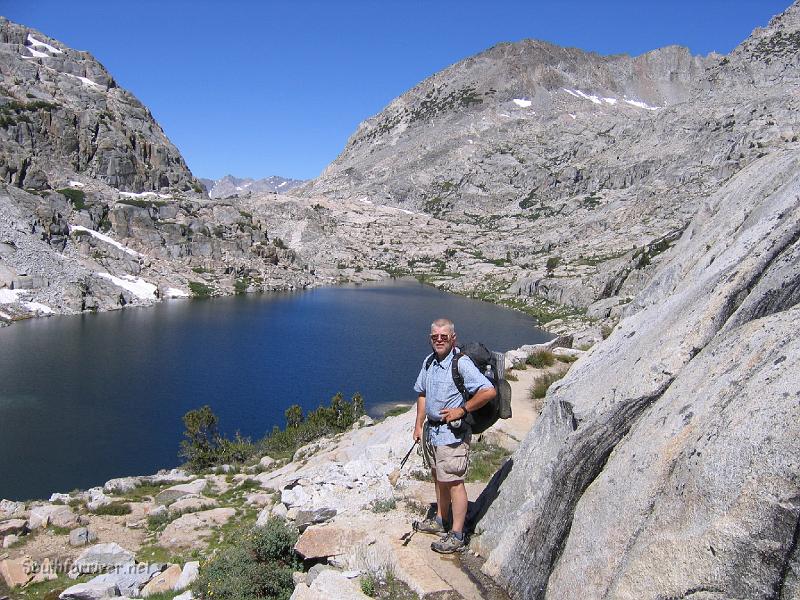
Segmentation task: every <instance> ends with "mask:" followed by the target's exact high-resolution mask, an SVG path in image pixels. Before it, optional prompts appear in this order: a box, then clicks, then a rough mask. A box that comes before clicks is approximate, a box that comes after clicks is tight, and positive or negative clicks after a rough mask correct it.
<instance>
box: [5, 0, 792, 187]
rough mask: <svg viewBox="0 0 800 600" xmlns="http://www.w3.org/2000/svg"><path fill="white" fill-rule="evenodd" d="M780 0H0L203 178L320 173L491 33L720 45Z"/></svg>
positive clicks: (698, 50)
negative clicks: (103, 84)
mask: <svg viewBox="0 0 800 600" xmlns="http://www.w3.org/2000/svg"><path fill="white" fill-rule="evenodd" d="M790 4H791V0H691V1H689V0H659V1H654V0H626V1H621V0H603V1H597V0H529V1H527V2H525V1H522V0H493V1H491V2H489V1H483V2H479V1H477V0H427V1H422V0H403V1H396V0H371V1H367V0H351V1H348V0H340V1H335V0H327V1H320V0H314V1H301V0H295V1H288V0H286V1H281V2H275V1H266V0H265V1H261V2H258V1H255V0H253V1H245V0H228V1H227V2H220V1H210V0H158V1H154V0H134V1H132V2H121V1H119V0H72V1H64V0H0V14H2V15H3V16H5V17H8V18H9V19H11V20H12V21H16V22H18V23H22V24H24V25H28V26H30V27H33V28H35V29H38V30H40V31H42V32H43V33H45V34H47V35H49V36H50V37H53V38H56V39H58V40H60V41H62V42H64V43H65V44H67V45H69V46H71V47H73V48H77V49H80V50H87V51H89V52H91V53H92V54H93V55H94V56H95V57H96V58H97V59H98V60H99V61H100V62H101V63H103V65H104V66H105V67H106V68H107V69H108V70H109V71H110V72H111V74H112V76H113V77H114V78H115V79H116V80H117V82H118V83H119V84H120V85H122V86H123V87H125V88H127V89H129V90H130V91H132V92H133V93H134V94H136V96H137V97H138V98H139V99H140V100H141V101H142V102H144V103H145V104H146V105H147V106H148V107H149V108H150V110H151V111H152V112H153V115H155V117H156V119H157V120H158V121H159V123H160V124H161V126H162V127H163V128H164V130H165V131H166V133H167V135H168V136H169V138H170V139H171V140H172V142H173V143H174V144H175V145H176V146H177V147H178V148H179V149H180V151H181V152H182V154H183V156H184V158H185V159H186V161H187V163H188V164H189V167H190V168H191V169H192V172H193V173H194V174H195V175H196V176H198V177H210V178H212V179H217V178H219V177H222V176H223V175H225V174H228V173H231V174H234V175H238V176H244V177H256V178H258V177H266V176H269V175H282V176H285V177H294V178H301V179H307V178H312V177H315V176H317V175H318V174H319V173H320V172H321V171H322V169H324V168H325V166H326V165H327V164H328V163H329V162H331V161H332V160H333V159H334V158H336V156H337V155H338V154H339V152H341V150H342V148H343V147H344V145H345V142H346V141H347V138H348V137H349V136H350V134H351V133H352V132H353V131H354V130H355V128H356V126H357V125H358V123H359V122H361V121H363V120H364V119H366V118H367V117H369V116H371V115H374V114H376V113H378V112H380V110H381V109H382V108H383V107H385V106H386V105H387V104H388V103H389V102H390V101H391V100H392V99H393V98H395V97H397V96H399V95H400V94H402V93H403V92H404V91H406V90H408V89H409V88H411V87H413V86H414V85H416V84H417V83H419V82H420V81H421V80H423V79H424V78H425V77H428V76H429V75H432V74H433V73H435V72H437V71H439V70H441V69H443V68H444V67H447V66H448V65H450V64H453V63H454V62H457V61H459V60H461V59H463V58H466V57H468V56H471V55H473V54H476V53H478V52H480V51H481V50H484V49H486V48H489V47H490V46H493V45H494V44H496V43H499V42H507V41H518V40H521V39H524V38H538V39H544V40H547V41H550V42H553V43H556V44H559V45H562V46H575V47H578V48H583V49H584V50H591V51H594V52H599V53H601V54H617V53H628V54H632V55H636V54H641V53H642V52H646V51H648V50H652V49H654V48H659V47H661V46H666V45H670V44H680V45H684V46H687V47H689V48H690V49H691V50H692V52H693V53H695V54H707V53H709V52H711V51H717V52H720V53H727V52H729V51H730V50H732V49H733V48H734V47H735V46H736V45H737V44H738V43H739V42H741V41H742V40H743V39H744V38H746V37H747V36H748V35H749V34H750V32H751V31H752V30H753V29H754V28H755V27H758V26H764V25H766V24H767V23H768V21H769V19H770V17H772V16H773V15H775V14H778V13H780V12H782V11H783V10H785V9H786V8H787V7H788V6H789V5H790Z"/></svg>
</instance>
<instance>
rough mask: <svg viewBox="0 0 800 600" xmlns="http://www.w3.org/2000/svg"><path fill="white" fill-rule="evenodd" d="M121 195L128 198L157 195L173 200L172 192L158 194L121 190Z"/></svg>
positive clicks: (163, 198)
mask: <svg viewBox="0 0 800 600" xmlns="http://www.w3.org/2000/svg"><path fill="white" fill-rule="evenodd" d="M119 195H120V196H125V197H126V198H148V197H150V196H157V197H159V198H161V199H162V200H171V199H172V194H156V193H155V192H139V193H136V192H120V193H119Z"/></svg>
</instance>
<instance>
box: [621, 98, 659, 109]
mask: <svg viewBox="0 0 800 600" xmlns="http://www.w3.org/2000/svg"><path fill="white" fill-rule="evenodd" d="M623 102H625V104H630V105H631V106H635V107H636V108H643V109H645V110H658V109H659V108H661V107H660V106H650V105H648V104H645V103H644V102H642V101H641V100H630V99H629V98H625V99H624V100H623Z"/></svg>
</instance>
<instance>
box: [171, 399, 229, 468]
mask: <svg viewBox="0 0 800 600" xmlns="http://www.w3.org/2000/svg"><path fill="white" fill-rule="evenodd" d="M183 424H184V426H185V427H186V430H185V431H184V432H183V435H184V437H185V438H186V439H184V440H183V441H181V451H180V456H181V457H183V458H185V459H186V460H187V461H188V463H189V467H190V468H191V469H192V470H195V471H198V470H202V469H206V468H208V467H210V466H212V465H213V464H214V463H215V461H216V457H217V451H218V449H219V444H220V434H219V429H218V428H217V425H218V424H219V419H218V418H217V415H215V414H214V412H213V411H212V410H211V407H210V406H208V405H205V406H202V407H201V408H198V409H195V410H190V411H189V412H187V413H186V414H185V415H183Z"/></svg>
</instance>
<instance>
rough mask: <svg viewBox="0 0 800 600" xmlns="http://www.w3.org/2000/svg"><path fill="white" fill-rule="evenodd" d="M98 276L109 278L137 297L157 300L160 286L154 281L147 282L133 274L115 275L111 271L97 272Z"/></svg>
mask: <svg viewBox="0 0 800 600" xmlns="http://www.w3.org/2000/svg"><path fill="white" fill-rule="evenodd" d="M97 275H98V277H102V278H103V279H108V280H109V281H110V282H111V283H113V284H114V285H116V286H118V287H121V288H122V289H125V290H128V291H129V292H130V293H132V294H133V295H134V296H136V297H137V298H140V299H142V300H155V299H156V291H157V290H158V288H157V287H156V286H154V285H153V284H152V283H147V282H146V281H145V280H144V279H142V278H140V277H133V276H132V275H123V276H122V277H114V276H113V275H112V274H111V273H97Z"/></svg>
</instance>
